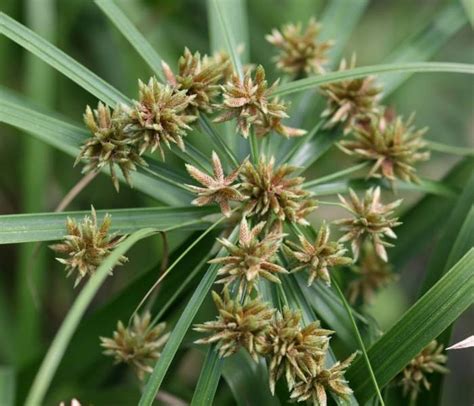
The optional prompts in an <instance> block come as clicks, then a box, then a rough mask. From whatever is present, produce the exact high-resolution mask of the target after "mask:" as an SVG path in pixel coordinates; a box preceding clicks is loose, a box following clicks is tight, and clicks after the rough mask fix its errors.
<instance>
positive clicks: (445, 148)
mask: <svg viewBox="0 0 474 406" xmlns="http://www.w3.org/2000/svg"><path fill="white" fill-rule="evenodd" d="M428 148H429V149H431V150H432V151H437V152H443V153H445V154H451V155H460V156H474V149H473V148H467V147H465V148H464V147H454V146H452V145H446V144H441V143H439V142H434V141H428Z"/></svg>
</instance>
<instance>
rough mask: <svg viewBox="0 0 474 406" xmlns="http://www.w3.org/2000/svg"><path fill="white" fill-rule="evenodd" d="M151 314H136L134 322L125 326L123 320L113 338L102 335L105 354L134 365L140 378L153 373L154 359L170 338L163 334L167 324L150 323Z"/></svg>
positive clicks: (116, 360)
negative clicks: (153, 324)
mask: <svg viewBox="0 0 474 406" xmlns="http://www.w3.org/2000/svg"><path fill="white" fill-rule="evenodd" d="M150 320H151V315H150V313H149V312H146V313H145V314H144V315H143V316H138V315H135V317H134V318H133V324H132V325H131V326H130V327H125V326H124V325H123V323H122V322H121V321H119V322H118V323H117V330H116V331H114V334H113V337H112V338H105V337H100V340H101V346H102V347H103V348H104V349H105V351H104V354H105V355H110V356H112V357H114V359H115V362H116V363H122V362H123V363H125V364H129V365H132V366H133V367H134V369H135V371H136V373H137V375H138V377H139V379H140V380H143V379H144V378H145V375H146V374H149V373H152V372H153V368H152V365H153V364H154V361H156V360H157V359H158V358H160V350H161V348H162V347H163V346H164V345H165V343H166V341H167V340H168V337H169V333H168V334H163V332H164V330H165V328H166V324H165V323H160V324H158V325H156V326H152V325H150Z"/></svg>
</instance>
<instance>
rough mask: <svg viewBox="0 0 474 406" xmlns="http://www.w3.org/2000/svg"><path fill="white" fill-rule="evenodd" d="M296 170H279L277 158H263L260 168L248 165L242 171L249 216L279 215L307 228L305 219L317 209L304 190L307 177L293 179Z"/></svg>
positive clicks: (280, 217) (242, 191) (283, 168)
mask: <svg viewBox="0 0 474 406" xmlns="http://www.w3.org/2000/svg"><path fill="white" fill-rule="evenodd" d="M295 170H296V168H295V167H293V166H290V165H287V164H283V165H281V166H280V167H278V168H275V159H274V158H273V157H272V158H270V160H269V161H267V160H266V159H265V157H263V156H262V157H261V158H260V160H259V161H258V163H257V164H256V165H254V164H252V163H251V162H247V163H245V164H244V166H243V168H242V171H241V179H242V185H241V193H242V194H243V195H244V196H245V197H246V198H247V203H246V206H245V212H246V213H247V215H249V216H257V217H258V218H264V219H265V218H269V217H271V215H275V216H276V217H277V218H278V219H280V220H282V221H283V220H288V221H291V222H296V223H300V224H303V225H307V224H309V223H308V222H307V221H306V219H305V217H306V216H307V215H308V214H309V213H311V212H312V211H314V210H315V209H316V207H317V206H316V201H314V200H312V199H310V198H309V196H310V195H309V193H308V192H306V191H305V190H303V189H302V188H301V184H302V183H303V181H304V178H303V177H292V176H291V175H292V173H293V172H294V171H295Z"/></svg>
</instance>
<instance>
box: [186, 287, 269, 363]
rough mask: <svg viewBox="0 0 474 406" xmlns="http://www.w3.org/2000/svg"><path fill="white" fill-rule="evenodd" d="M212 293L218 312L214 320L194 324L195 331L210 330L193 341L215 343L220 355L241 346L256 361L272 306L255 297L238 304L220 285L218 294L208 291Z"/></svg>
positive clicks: (226, 354)
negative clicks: (220, 293)
mask: <svg viewBox="0 0 474 406" xmlns="http://www.w3.org/2000/svg"><path fill="white" fill-rule="evenodd" d="M212 297H213V299H214V303H215V304H216V307H217V310H218V312H219V314H218V316H217V319H216V320H215V321H208V322H206V323H204V324H198V325H196V326H195V327H194V330H196V331H199V332H202V333H210V334H211V335H210V336H209V337H207V338H203V339H200V340H197V341H196V343H197V344H211V343H217V348H218V349H219V355H220V356H221V357H228V356H229V355H232V354H234V353H236V352H237V351H238V350H239V349H240V348H245V349H246V350H247V351H248V352H249V354H250V355H251V356H252V358H253V359H255V360H256V361H257V360H258V355H259V353H260V348H261V346H262V344H263V341H264V337H265V333H266V331H267V330H268V328H269V325H270V320H271V318H272V316H273V312H274V309H271V308H269V307H268V305H267V304H266V303H263V302H262V301H261V300H260V299H259V298H257V299H253V300H251V299H247V300H245V303H244V304H241V303H240V302H239V301H238V300H236V299H231V297H230V294H229V291H228V290H227V288H224V294H223V297H222V298H221V297H220V296H219V295H218V294H217V293H216V292H212Z"/></svg>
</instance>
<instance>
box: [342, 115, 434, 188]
mask: <svg viewBox="0 0 474 406" xmlns="http://www.w3.org/2000/svg"><path fill="white" fill-rule="evenodd" d="M413 120H414V115H411V116H410V118H409V119H408V120H403V118H402V117H400V116H399V117H395V116H394V114H392V112H391V111H390V110H389V109H387V110H386V111H385V113H384V114H378V115H376V116H374V117H372V119H370V120H368V121H367V122H365V123H359V124H358V125H356V126H354V129H353V130H354V131H353V135H354V138H353V139H349V140H343V141H341V142H340V146H341V149H342V150H343V151H344V152H346V153H347V154H349V155H354V156H356V157H358V158H360V159H362V160H363V161H368V162H371V163H373V165H372V168H371V169H370V172H369V174H368V177H374V178H386V179H388V180H389V181H392V182H393V181H395V180H396V179H401V180H404V181H406V182H418V181H419V179H418V177H417V176H416V169H415V165H416V164H417V163H418V162H421V161H426V160H427V159H429V157H430V153H429V151H428V150H427V149H426V146H427V145H428V144H427V142H426V141H425V140H423V135H424V134H425V133H426V131H427V129H426V128H423V129H421V130H416V129H415V128H414V126H413V125H412V124H413Z"/></svg>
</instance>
